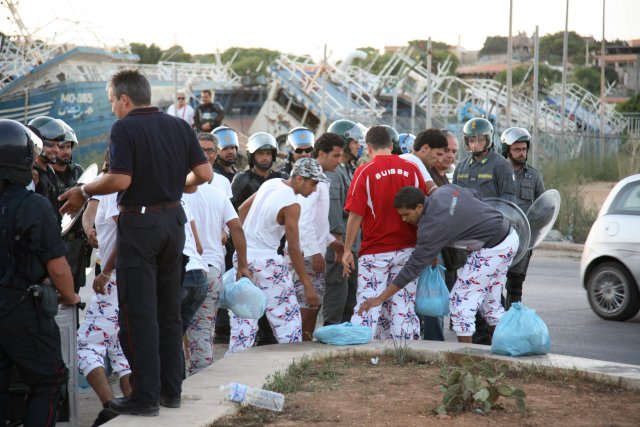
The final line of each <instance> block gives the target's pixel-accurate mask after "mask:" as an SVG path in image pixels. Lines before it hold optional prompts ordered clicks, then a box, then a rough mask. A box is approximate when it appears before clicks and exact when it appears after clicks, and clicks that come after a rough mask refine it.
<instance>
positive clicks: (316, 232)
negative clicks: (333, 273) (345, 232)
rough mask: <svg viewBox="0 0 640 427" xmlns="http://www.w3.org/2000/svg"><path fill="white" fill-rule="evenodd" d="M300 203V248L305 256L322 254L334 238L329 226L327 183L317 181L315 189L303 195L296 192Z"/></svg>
mask: <svg viewBox="0 0 640 427" xmlns="http://www.w3.org/2000/svg"><path fill="white" fill-rule="evenodd" d="M297 197H298V202H299V203H300V207H301V209H300V220H299V221H298V228H299V231H300V249H301V250H302V253H303V254H304V256H305V258H306V257H310V256H312V255H315V254H320V255H322V256H324V255H325V253H326V252H327V246H328V245H329V244H331V243H332V242H333V241H334V240H335V239H336V238H335V237H334V236H333V235H332V234H331V229H330V226H329V201H330V200H329V183H328V182H319V183H318V186H317V187H316V191H314V192H313V193H311V194H309V196H308V197H304V196H302V195H301V194H298V196H297Z"/></svg>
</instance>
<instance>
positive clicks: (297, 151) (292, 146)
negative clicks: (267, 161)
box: [280, 126, 316, 176]
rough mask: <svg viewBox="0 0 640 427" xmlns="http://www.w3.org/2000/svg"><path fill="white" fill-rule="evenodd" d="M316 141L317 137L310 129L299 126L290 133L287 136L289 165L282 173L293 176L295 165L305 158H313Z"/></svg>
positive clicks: (282, 169)
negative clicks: (292, 171) (292, 170)
mask: <svg viewBox="0 0 640 427" xmlns="http://www.w3.org/2000/svg"><path fill="white" fill-rule="evenodd" d="M315 140H316V137H315V135H314V134H313V132H311V131H310V130H309V129H307V128H305V127H302V126H299V127H297V128H293V129H291V130H290V131H289V134H288V135H287V147H288V148H289V154H288V155H287V163H286V164H285V165H284V166H283V167H282V168H281V169H280V172H283V173H286V174H287V176H289V175H290V174H291V169H292V168H293V164H294V163H295V162H297V161H298V159H301V158H303V157H309V158H311V153H313V143H314V141H315Z"/></svg>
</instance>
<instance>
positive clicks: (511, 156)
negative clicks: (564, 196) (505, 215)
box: [500, 127, 544, 309]
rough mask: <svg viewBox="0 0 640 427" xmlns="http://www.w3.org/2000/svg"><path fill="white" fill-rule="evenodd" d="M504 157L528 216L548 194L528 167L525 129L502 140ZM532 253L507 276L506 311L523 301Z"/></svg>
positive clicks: (536, 173) (510, 131)
mask: <svg viewBox="0 0 640 427" xmlns="http://www.w3.org/2000/svg"><path fill="white" fill-rule="evenodd" d="M500 141H501V142H502V145H501V151H502V155H503V156H504V157H505V158H506V159H507V161H508V162H509V163H510V164H511V167H512V168H513V172H514V174H515V179H516V183H515V187H516V204H517V205H518V207H519V208H520V209H522V211H523V212H525V213H526V212H527V211H528V210H529V207H531V205H532V204H533V202H534V201H535V200H536V199H537V198H538V197H540V196H541V195H542V193H544V183H543V182H542V176H541V175H540V172H539V171H538V170H537V169H536V168H534V167H533V166H531V165H529V164H527V153H528V152H529V150H530V149H531V135H529V132H528V131H527V130H526V129H524V128H521V127H512V128H509V129H507V130H505V131H504V132H502V135H501V136H500ZM530 259H531V251H528V252H527V253H526V254H525V255H524V256H523V257H522V259H521V260H520V261H518V263H517V264H514V265H512V266H511V267H510V268H509V271H508V272H507V283H506V285H505V287H506V289H507V299H506V303H505V309H508V308H509V307H510V306H511V303H513V302H520V301H522V284H523V283H524V280H525V277H526V275H527V269H528V268H529V260H530Z"/></svg>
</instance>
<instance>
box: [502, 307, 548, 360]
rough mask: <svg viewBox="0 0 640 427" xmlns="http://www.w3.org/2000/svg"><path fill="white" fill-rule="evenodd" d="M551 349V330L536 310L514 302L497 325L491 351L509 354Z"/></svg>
mask: <svg viewBox="0 0 640 427" xmlns="http://www.w3.org/2000/svg"><path fill="white" fill-rule="evenodd" d="M550 350H551V339H550V338H549V330H548V329H547V325H545V323H544V321H543V320H542V319H541V318H540V316H538V315H537V314H536V312H535V310H533V309H531V308H529V307H525V306H524V305H522V304H520V303H518V302H514V303H513V304H511V308H510V309H509V311H507V312H506V313H505V314H504V315H503V316H502V318H501V319H500V321H499V322H498V325H497V326H496V330H495V331H494V333H493V341H492V344H491V352H492V353H495V354H504V355H507V356H528V355H533V354H547V353H549V351H550Z"/></svg>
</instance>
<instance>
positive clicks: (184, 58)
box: [160, 45, 193, 62]
mask: <svg viewBox="0 0 640 427" xmlns="http://www.w3.org/2000/svg"><path fill="white" fill-rule="evenodd" d="M160 60H161V61H170V62H193V57H192V56H191V54H189V53H187V52H185V51H184V49H183V48H182V46H180V45H175V46H171V47H170V48H169V49H167V50H163V51H162V56H161V57H160Z"/></svg>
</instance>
